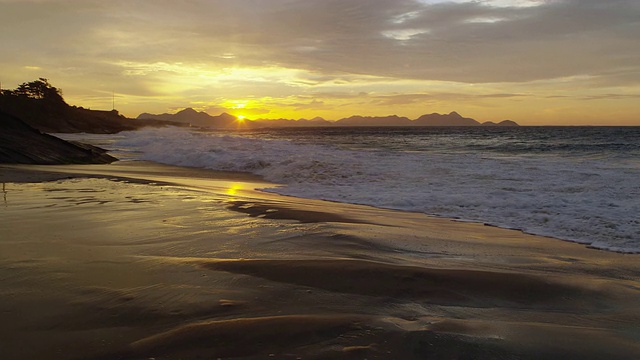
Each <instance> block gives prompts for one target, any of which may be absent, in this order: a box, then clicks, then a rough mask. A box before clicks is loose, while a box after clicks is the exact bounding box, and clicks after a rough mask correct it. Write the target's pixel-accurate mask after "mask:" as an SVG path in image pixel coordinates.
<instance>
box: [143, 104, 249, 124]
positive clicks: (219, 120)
mask: <svg viewBox="0 0 640 360" xmlns="http://www.w3.org/2000/svg"><path fill="white" fill-rule="evenodd" d="M137 119H138V120H162V121H172V122H177V123H182V124H188V125H190V126H196V127H211V128H232V127H235V126H236V125H237V120H238V119H237V118H236V117H235V116H233V115H230V114H227V113H222V114H220V115H218V116H211V115H209V114H207V113H206V112H203V111H200V112H198V111H196V110H194V109H192V108H186V109H184V110H180V111H179V112H177V113H175V114H166V113H165V114H160V115H155V114H149V113H142V114H140V115H138V117H137Z"/></svg>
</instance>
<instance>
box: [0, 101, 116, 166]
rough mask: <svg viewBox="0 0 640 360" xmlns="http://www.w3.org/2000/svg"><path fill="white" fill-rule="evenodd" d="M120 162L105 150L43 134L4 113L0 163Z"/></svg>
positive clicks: (0, 128)
mask: <svg viewBox="0 0 640 360" xmlns="http://www.w3.org/2000/svg"><path fill="white" fill-rule="evenodd" d="M117 160H118V159H116V158H114V157H113V156H110V155H108V154H107V153H106V150H104V149H101V148H98V147H95V146H91V145H86V144H78V143H75V144H72V143H70V142H67V141H64V140H62V139H59V138H57V137H55V136H52V135H48V134H43V133H41V132H40V131H38V130H36V129H34V128H33V127H31V126H29V125H27V124H26V123H25V122H23V121H22V120H20V119H18V118H16V117H15V116H12V115H9V114H6V113H3V112H0V163H5V164H41V165H56V164H107V163H111V162H114V161H117Z"/></svg>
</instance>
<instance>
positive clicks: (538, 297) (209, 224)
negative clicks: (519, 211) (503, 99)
mask: <svg viewBox="0 0 640 360" xmlns="http://www.w3.org/2000/svg"><path fill="white" fill-rule="evenodd" d="M0 182H2V183H3V194H2V195H3V198H2V199H0V214H1V215H2V221H1V222H0V295H1V296H0V313H1V314H2V319H3V321H2V322H1V325H0V338H1V339H2V343H1V344H0V355H1V356H0V357H1V358H2V359H9V360H11V359H37V358H43V359H44V358H46V359H151V358H153V359H199V358H203V359H204V358H213V359H216V358H237V359H263V358H268V359H272V358H275V359H298V358H299V359H541V358H546V359H605V358H610V359H637V358H639V357H640V345H639V344H640V328H639V327H638V324H640V262H638V259H639V256H640V255H638V254H621V253H616V252H609V251H603V250H598V249H592V248H589V247H587V246H585V245H583V244H577V243H572V242H567V241H561V240H558V239H553V238H547V237H540V236H534V235H528V234H524V233H522V232H520V231H518V230H509V229H502V228H498V227H494V226H486V225H484V224H482V223H471V222H462V221H455V220H451V219H446V218H437V217H432V216H428V215H425V214H422V213H417V212H408V211H397V210H388V209H380V208H376V207H370V206H362V205H354V204H346V203H338V202H329V201H322V200H310V199H302V198H297V197H291V196H283V195H278V194H275V193H271V192H264V191H258V190H256V189H258V188H273V187H277V186H278V184H273V183H269V182H266V181H265V180H263V179H262V178H260V177H257V176H254V175H250V174H247V173H236V172H219V171H212V170H205V169H197V168H185V167H178V166H169V165H160V164H157V163H153V162H145V161H121V162H117V163H114V164H109V165H60V166H38V165H30V166H25V165H14V166H9V165H0Z"/></svg>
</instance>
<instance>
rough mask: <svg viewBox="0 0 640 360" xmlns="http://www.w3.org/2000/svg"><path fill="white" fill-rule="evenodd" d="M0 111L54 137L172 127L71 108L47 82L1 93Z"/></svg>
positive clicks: (162, 123) (110, 113)
mask: <svg viewBox="0 0 640 360" xmlns="http://www.w3.org/2000/svg"><path fill="white" fill-rule="evenodd" d="M0 111H3V112H5V113H7V114H10V115H13V116H15V117H17V118H19V119H21V120H22V121H24V122H25V123H27V124H29V125H30V126H32V127H34V128H36V129H38V130H40V131H42V132H53V133H78V132H86V133H96V134H111V133H117V132H120V131H125V130H135V129H139V128H141V127H144V126H164V125H172V124H169V123H166V122H161V121H137V120H133V119H128V118H126V117H124V116H122V115H120V114H119V113H118V111H116V110H111V111H98V110H89V109H84V108H82V107H76V106H70V105H69V104H67V103H66V102H65V101H64V99H63V98H62V95H61V92H60V90H58V89H56V88H55V87H53V86H51V84H49V82H48V81H47V79H43V78H41V79H39V80H36V81H32V82H29V83H24V84H22V85H20V86H19V87H18V88H17V89H15V90H3V91H1V92H0Z"/></svg>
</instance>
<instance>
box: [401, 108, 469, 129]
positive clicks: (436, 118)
mask: <svg viewBox="0 0 640 360" xmlns="http://www.w3.org/2000/svg"><path fill="white" fill-rule="evenodd" d="M479 125H480V123H479V122H478V121H476V120H474V119H472V118H466V117H462V116H461V115H460V114H458V113H457V112H455V111H453V112H451V113H449V114H438V113H433V114H428V115H422V116H420V117H419V118H417V119H416V120H414V126H479Z"/></svg>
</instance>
